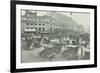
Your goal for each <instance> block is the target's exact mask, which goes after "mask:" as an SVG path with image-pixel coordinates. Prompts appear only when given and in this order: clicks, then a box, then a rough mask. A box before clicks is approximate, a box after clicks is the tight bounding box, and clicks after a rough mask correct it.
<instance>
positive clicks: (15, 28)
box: [11, 1, 97, 72]
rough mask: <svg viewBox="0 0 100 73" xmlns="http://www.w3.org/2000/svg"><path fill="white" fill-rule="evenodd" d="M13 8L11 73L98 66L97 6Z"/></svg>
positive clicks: (29, 5)
mask: <svg viewBox="0 0 100 73" xmlns="http://www.w3.org/2000/svg"><path fill="white" fill-rule="evenodd" d="M11 5H12V6H11V14H12V15H11V72H23V71H42V70H58V69H73V68H87V67H96V66H97V56H96V52H97V45H96V44H97V42H96V40H97V38H96V35H97V34H96V27H97V26H96V24H97V23H96V6H89V5H77V4H61V3H45V2H30V1H29V2H28V1H27V2H26V1H13V2H12V4H11Z"/></svg>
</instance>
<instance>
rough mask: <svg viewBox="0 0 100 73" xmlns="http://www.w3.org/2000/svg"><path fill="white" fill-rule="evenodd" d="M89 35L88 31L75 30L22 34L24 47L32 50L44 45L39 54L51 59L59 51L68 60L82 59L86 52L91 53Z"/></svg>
mask: <svg viewBox="0 0 100 73" xmlns="http://www.w3.org/2000/svg"><path fill="white" fill-rule="evenodd" d="M89 37H90V36H89V34H88V33H82V34H80V33H73V32H69V33H66V34H65V33H63V34H62V33H58V34H50V33H49V34H41V33H38V34H35V33H24V34H23V35H22V49H28V50H30V49H37V48H41V47H44V50H42V51H41V52H39V55H40V56H41V57H43V58H44V59H48V60H50V61H51V60H53V58H55V57H56V55H57V54H59V53H60V54H61V55H62V57H64V58H66V59H67V60H76V59H82V56H85V53H90V51H89V49H90V46H89V45H90V40H89ZM50 45H52V46H50ZM84 59H85V58H84ZM87 59H89V57H88V58H87Z"/></svg>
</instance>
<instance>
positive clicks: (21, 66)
mask: <svg viewBox="0 0 100 73" xmlns="http://www.w3.org/2000/svg"><path fill="white" fill-rule="evenodd" d="M21 9H29V10H47V11H51V10H52V11H71V12H89V13H90V48H91V49H90V60H79V61H60V62H38V63H36V62H33V63H21V12H20V11H21ZM88 64H94V9H85V8H71V7H52V6H37V5H20V4H17V5H16V69H24V68H40V67H55V66H74V65H88Z"/></svg>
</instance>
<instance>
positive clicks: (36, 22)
mask: <svg viewBox="0 0 100 73" xmlns="http://www.w3.org/2000/svg"><path fill="white" fill-rule="evenodd" d="M21 19H22V32H24V31H25V32H28V31H29V32H36V31H39V32H45V31H53V30H56V29H58V28H59V26H58V24H57V22H56V21H55V19H53V18H52V17H51V16H47V15H44V16H37V13H32V12H29V11H26V13H25V15H23V16H22V18H21Z"/></svg>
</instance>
